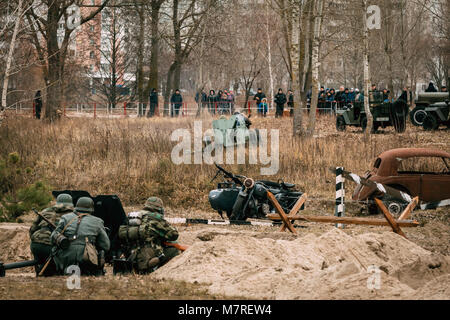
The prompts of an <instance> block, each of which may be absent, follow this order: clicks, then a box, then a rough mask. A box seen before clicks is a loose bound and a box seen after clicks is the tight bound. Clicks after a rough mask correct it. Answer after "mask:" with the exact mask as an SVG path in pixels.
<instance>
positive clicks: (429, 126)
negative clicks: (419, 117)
mask: <svg viewBox="0 0 450 320" xmlns="http://www.w3.org/2000/svg"><path fill="white" fill-rule="evenodd" d="M438 127H439V124H438V121H437V119H436V116H435V115H434V114H428V115H427V116H426V117H425V119H424V120H423V129H424V130H425V131H432V130H437V128H438Z"/></svg>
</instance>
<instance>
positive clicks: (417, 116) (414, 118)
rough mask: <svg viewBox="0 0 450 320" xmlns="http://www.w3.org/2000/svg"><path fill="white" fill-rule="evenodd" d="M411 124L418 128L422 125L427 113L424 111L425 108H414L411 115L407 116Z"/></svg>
mask: <svg viewBox="0 0 450 320" xmlns="http://www.w3.org/2000/svg"><path fill="white" fill-rule="evenodd" d="M409 116H410V119H411V123H412V124H413V125H415V126H416V127H420V126H422V125H423V120H425V117H426V116H427V112H426V111H425V107H422V106H420V107H415V108H414V109H413V110H412V111H411V113H410V114H409Z"/></svg>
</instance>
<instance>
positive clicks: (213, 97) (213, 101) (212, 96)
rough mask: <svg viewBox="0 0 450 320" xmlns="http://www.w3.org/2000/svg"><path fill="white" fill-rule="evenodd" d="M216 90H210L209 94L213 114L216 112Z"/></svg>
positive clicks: (209, 107)
mask: <svg viewBox="0 0 450 320" xmlns="http://www.w3.org/2000/svg"><path fill="white" fill-rule="evenodd" d="M216 98H217V97H216V92H215V91H214V90H209V96H208V109H209V112H210V113H211V114H215V113H216V103H217V100H216Z"/></svg>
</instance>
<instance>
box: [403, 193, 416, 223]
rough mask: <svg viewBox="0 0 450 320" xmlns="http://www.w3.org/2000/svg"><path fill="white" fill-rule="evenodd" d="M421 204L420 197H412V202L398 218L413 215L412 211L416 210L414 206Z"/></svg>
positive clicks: (406, 217)
mask: <svg viewBox="0 0 450 320" xmlns="http://www.w3.org/2000/svg"><path fill="white" fill-rule="evenodd" d="M418 204H419V197H415V198H414V199H412V201H411V202H410V204H408V206H407V207H406V209H405V210H403V212H402V214H401V215H400V217H399V218H398V220H406V219H408V218H409V216H410V215H411V212H412V211H413V210H414V208H415V207H416V206H417V205H418Z"/></svg>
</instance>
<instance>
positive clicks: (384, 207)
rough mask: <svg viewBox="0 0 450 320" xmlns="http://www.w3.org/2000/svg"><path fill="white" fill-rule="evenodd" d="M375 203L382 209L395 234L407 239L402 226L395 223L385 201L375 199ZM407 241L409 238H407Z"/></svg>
mask: <svg viewBox="0 0 450 320" xmlns="http://www.w3.org/2000/svg"><path fill="white" fill-rule="evenodd" d="M375 202H376V203H377V205H378V207H379V208H380V209H381V212H383V214H384V217H385V218H386V220H387V221H388V223H389V224H390V225H391V227H392V230H394V232H395V233H397V234H399V235H401V236H402V237H405V238H406V235H405V234H404V233H403V231H402V229H400V226H399V225H398V223H397V221H395V219H394V217H393V216H392V215H391V213H390V212H389V210H388V209H387V208H386V206H385V205H384V203H383V201H381V200H380V199H377V198H375ZM406 239H407V238H406Z"/></svg>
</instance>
